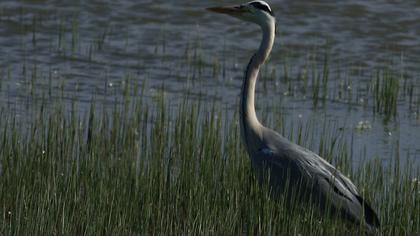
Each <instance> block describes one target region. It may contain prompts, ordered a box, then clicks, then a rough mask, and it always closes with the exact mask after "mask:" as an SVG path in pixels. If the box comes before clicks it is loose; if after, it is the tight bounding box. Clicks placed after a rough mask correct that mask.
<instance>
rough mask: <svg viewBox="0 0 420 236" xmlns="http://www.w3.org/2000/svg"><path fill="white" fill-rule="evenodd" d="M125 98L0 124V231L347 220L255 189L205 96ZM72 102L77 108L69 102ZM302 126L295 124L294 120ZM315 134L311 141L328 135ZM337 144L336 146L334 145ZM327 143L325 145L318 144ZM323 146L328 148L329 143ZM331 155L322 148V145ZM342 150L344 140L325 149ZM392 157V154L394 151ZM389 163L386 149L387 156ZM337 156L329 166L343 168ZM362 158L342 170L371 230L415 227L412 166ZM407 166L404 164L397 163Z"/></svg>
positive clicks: (306, 225)
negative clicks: (196, 99) (376, 220)
mask: <svg viewBox="0 0 420 236" xmlns="http://www.w3.org/2000/svg"><path fill="white" fill-rule="evenodd" d="M158 104H159V105H158V106H157V107H148V106H146V105H144V104H143V103H142V102H141V101H129V100H124V102H122V103H120V104H119V105H117V104H116V105H115V106H113V108H112V109H111V110H106V109H103V110H101V109H99V108H98V107H97V106H96V105H95V104H94V103H93V104H92V106H91V109H90V112H89V114H87V115H86V116H84V115H83V114H78V113H77V110H78V109H72V110H71V112H65V111H66V110H65V108H64V107H63V106H60V105H58V106H56V108H55V109H53V111H51V112H46V111H45V109H44V108H40V109H39V110H38V111H37V115H36V116H34V117H33V118H31V120H30V122H29V124H21V123H20V122H18V121H17V120H16V119H15V116H14V115H11V114H8V115H7V114H1V115H2V116H3V117H5V119H2V120H1V121H0V129H1V130H2V135H1V137H0V163H1V172H0V175H1V178H0V214H1V216H0V217H1V218H2V220H1V221H0V231H1V232H0V233H1V234H2V235H27V234H32V235H48V234H63V235H98V234H108V235H109V234H114V235H115V234H117V235H137V234H139V235H144V234H163V235H167V234H204V235H206V234H207V235H221V234H223V235H238V234H261V235H299V234H301V235H343V234H348V233H351V232H352V231H353V230H356V231H357V227H356V229H352V228H351V227H350V228H349V227H346V226H345V224H344V223H343V222H341V221H340V220H336V219H330V218H322V217H320V216H319V215H318V214H317V213H316V212H315V211H313V210H312V209H310V208H301V207H299V206H298V205H297V206H293V207H292V208H291V209H290V208H286V207H284V206H283V201H282V200H281V199H279V200H275V199H272V198H271V197H270V196H269V194H268V192H269V191H268V190H267V188H266V187H264V186H259V185H258V184H257V181H256V180H255V178H254V174H253V172H252V170H251V167H250V162H249V158H248V157H247V155H246V153H245V152H244V150H243V148H242V146H241V140H240V135H239V128H238V124H237V123H236V122H231V121H229V120H224V119H222V118H221V117H225V116H224V114H223V113H222V112H220V111H219V109H218V108H217V106H216V105H214V106H213V108H212V109H211V110H210V111H208V110H205V108H204V107H203V106H202V105H201V104H189V103H187V102H185V103H184V104H183V105H182V106H181V108H180V109H178V110H173V108H171V106H169V105H167V104H165V101H164V99H163V98H161V99H159V100H158ZM76 108H77V107H76ZM302 125H303V126H305V124H302ZM328 138H329V136H325V138H324V139H325V140H324V141H323V144H322V145H325V144H328V143H335V142H336V141H334V140H333V141H331V140H327V139H328ZM335 145H336V146H337V147H343V146H344V145H338V144H335ZM323 149H328V147H323ZM329 152H330V151H329ZM331 152H332V151H331ZM336 152H338V153H336V154H337V155H336V156H345V155H346V152H348V150H347V149H345V148H339V149H336ZM395 155H396V156H398V157H399V155H397V154H395ZM395 159H396V160H398V158H395ZM346 165H351V163H348V162H347V163H345V162H344V163H340V167H341V169H348V168H346ZM395 166H396V163H394V162H391V163H389V166H386V165H385V166H384V165H382V164H381V163H379V162H377V161H376V162H369V163H366V165H363V167H361V168H359V169H357V170H354V171H353V175H352V176H351V178H352V179H353V180H354V181H355V183H356V185H358V186H359V187H360V189H361V191H362V194H363V195H364V196H365V197H366V198H367V199H369V200H370V201H371V202H372V205H373V206H374V208H376V209H377V210H378V214H379V216H380V218H381V222H382V224H383V228H382V229H381V230H380V231H378V232H377V233H378V234H380V233H381V234H383V235H401V234H405V235H416V234H419V233H420V215H419V214H418V212H420V184H419V182H418V180H417V179H416V181H414V176H418V170H417V172H414V173H416V174H417V175H413V171H408V167H406V168H407V169H404V171H400V170H399V168H395ZM408 166H409V165H408Z"/></svg>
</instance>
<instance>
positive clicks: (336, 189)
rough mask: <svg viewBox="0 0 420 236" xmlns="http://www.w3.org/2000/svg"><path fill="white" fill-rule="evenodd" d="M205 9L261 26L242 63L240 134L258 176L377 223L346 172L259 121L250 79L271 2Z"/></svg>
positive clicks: (266, 32) (266, 43) (269, 30)
mask: <svg viewBox="0 0 420 236" xmlns="http://www.w3.org/2000/svg"><path fill="white" fill-rule="evenodd" d="M208 10H209V11H212V12H216V13H222V14H227V15H230V16H233V17H236V18H239V19H241V20H244V21H248V22H252V23H256V24H257V25H259V26H260V27H261V30H262V34H263V36H262V41H261V44H260V46H259V49H258V50H257V52H256V53H255V54H254V55H253V56H252V58H251V60H250V61H249V63H248V66H247V67H246V71H245V76H244V79H243V84H242V91H241V98H240V125H241V127H240V129H241V135H242V138H243V140H244V142H245V147H246V150H247V152H248V154H249V156H250V158H251V163H252V166H253V169H254V170H255V171H256V172H257V176H258V177H259V179H266V178H265V177H266V176H268V183H269V186H270V187H271V190H272V191H273V192H274V193H276V194H281V193H283V192H284V191H285V189H286V188H287V187H288V186H290V187H291V188H295V191H294V196H291V195H290V194H291V192H292V191H289V195H290V196H287V197H289V198H294V199H299V200H300V201H310V202H312V203H315V205H316V206H318V207H319V208H320V210H321V212H322V211H328V212H333V213H334V214H336V215H338V216H340V217H342V218H344V219H347V220H349V221H350V222H353V223H356V224H363V225H365V226H366V228H368V229H373V228H379V226H380V223H379V219H378V216H377V215H376V213H375V211H374V210H373V209H372V208H371V207H370V206H369V204H368V203H367V202H366V201H365V200H364V199H363V198H362V197H361V196H360V194H359V191H358V190H357V188H356V186H355V185H354V184H353V183H352V182H351V180H350V179H349V178H347V177H346V176H345V175H343V174H342V173H341V172H340V171H339V170H337V169H336V168H335V167H333V166H332V165H331V164H330V163H328V162H327V161H325V160H324V159H322V158H321V157H320V156H318V155H317V154H315V153H314V152H312V151H310V150H308V149H306V148H304V147H301V146H299V145H297V144H295V143H293V142H291V141H289V140H288V139H286V138H285V137H283V136H282V135H280V134H278V133H277V132H275V131H273V130H271V129H269V128H266V127H265V126H263V125H262V124H261V123H260V122H259V121H258V118H257V115H256V112H255V106H254V97H255V84H256V82H257V78H258V73H259V70H260V67H261V65H263V64H264V62H265V61H266V60H267V58H268V56H269V55H270V52H271V49H272V47H273V43H274V38H275V27H276V22H275V17H274V14H273V12H272V10H271V8H270V6H269V5H268V4H267V3H266V2H264V1H251V2H248V3H245V4H241V5H235V6H223V7H211V8H208ZM296 188H297V190H296Z"/></svg>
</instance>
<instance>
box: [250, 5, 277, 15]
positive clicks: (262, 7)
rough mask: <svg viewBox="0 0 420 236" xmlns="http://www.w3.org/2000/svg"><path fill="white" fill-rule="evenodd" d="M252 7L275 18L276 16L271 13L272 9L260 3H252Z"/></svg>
mask: <svg viewBox="0 0 420 236" xmlns="http://www.w3.org/2000/svg"><path fill="white" fill-rule="evenodd" d="M250 5H252V6H253V7H255V8H257V9H260V10H263V11H266V12H267V13H268V14H270V15H272V16H274V14H273V13H272V12H271V11H270V8H268V6H266V5H264V4H262V3H260V2H252V3H250Z"/></svg>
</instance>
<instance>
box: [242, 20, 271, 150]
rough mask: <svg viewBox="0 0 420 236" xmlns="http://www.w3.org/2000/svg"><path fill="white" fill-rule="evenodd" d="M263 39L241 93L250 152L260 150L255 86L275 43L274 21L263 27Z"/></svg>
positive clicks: (243, 119)
mask: <svg viewBox="0 0 420 236" xmlns="http://www.w3.org/2000/svg"><path fill="white" fill-rule="evenodd" d="M261 29H262V32H263V37H262V41H261V44H260V47H259V49H258V51H257V52H256V53H255V54H254V55H253V56H252V58H251V60H250V61H249V63H248V66H247V68H246V72H245V77H244V80H243V84H242V92H241V108H240V115H241V118H240V119H241V133H242V137H243V138H244V140H245V142H246V146H247V148H248V152H252V151H255V150H256V149H258V148H259V142H260V140H261V138H262V134H261V127H262V126H261V124H260V122H259V121H258V118H257V114H256V113H255V104H254V97H255V84H256V82H257V78H258V72H259V70H260V67H261V65H262V64H263V63H264V62H265V61H266V60H267V58H268V56H269V54H270V52H271V48H272V47H273V43H274V36H275V32H274V31H275V23H274V21H272V22H269V23H267V24H266V25H264V26H261Z"/></svg>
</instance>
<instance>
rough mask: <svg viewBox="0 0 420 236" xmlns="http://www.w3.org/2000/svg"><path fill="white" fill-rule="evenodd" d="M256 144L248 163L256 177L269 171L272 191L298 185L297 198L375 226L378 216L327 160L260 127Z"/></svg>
mask: <svg viewBox="0 0 420 236" xmlns="http://www.w3.org/2000/svg"><path fill="white" fill-rule="evenodd" d="M260 143H262V144H263V146H262V147H261V148H260V149H258V150H255V151H254V152H253V153H252V150H251V151H250V155H251V159H252V163H253V166H254V168H255V169H256V170H257V172H258V173H260V178H262V176H263V175H261V173H263V172H264V171H267V170H268V171H269V173H268V174H269V175H268V176H270V183H272V184H271V185H272V186H275V188H276V189H274V192H276V193H277V194H278V193H280V194H281V193H282V192H283V191H284V188H286V186H287V185H290V186H291V187H293V186H294V187H298V188H299V192H301V193H303V194H301V195H303V196H299V197H307V196H310V197H309V198H310V199H311V200H312V201H315V202H316V203H317V205H319V206H320V207H321V210H324V209H330V211H332V213H334V214H340V215H341V216H342V217H345V218H347V219H349V220H351V221H353V222H356V223H364V224H367V225H368V227H379V225H380V223H379V219H378V216H377V215H376V213H375V212H374V210H373V209H372V208H371V207H370V206H369V204H368V203H367V202H366V201H365V200H364V199H363V198H362V197H361V196H360V194H359V192H358V190H357V188H356V186H355V185H354V184H353V183H352V182H351V181H350V179H349V178H347V177H346V176H344V175H343V174H342V173H341V172H340V171H339V170H337V169H336V168H334V167H333V166H332V165H331V164H330V163H328V162H327V161H325V160H324V159H322V158H321V157H320V156H318V155H317V154H315V153H313V152H311V151H310V150H308V149H306V148H303V147H301V146H299V145H297V144H294V143H292V142H290V141H289V140H287V139H286V138H284V137H283V136H281V135H279V134H277V133H276V132H274V131H272V130H270V129H267V128H264V127H262V137H261V141H260ZM286 181H288V182H286ZM302 191H303V192H302ZM305 192H306V193H305ZM305 200H307V199H305Z"/></svg>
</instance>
